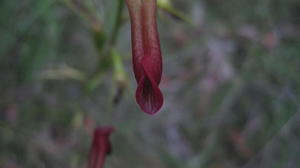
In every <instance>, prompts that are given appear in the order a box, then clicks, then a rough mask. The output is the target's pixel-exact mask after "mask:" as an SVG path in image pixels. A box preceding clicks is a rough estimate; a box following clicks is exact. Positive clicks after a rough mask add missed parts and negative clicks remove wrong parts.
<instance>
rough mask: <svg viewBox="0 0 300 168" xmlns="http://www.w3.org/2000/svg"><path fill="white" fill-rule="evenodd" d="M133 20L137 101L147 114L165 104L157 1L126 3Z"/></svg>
mask: <svg viewBox="0 0 300 168" xmlns="http://www.w3.org/2000/svg"><path fill="white" fill-rule="evenodd" d="M125 2H126V4H127V7H128V10H129V15H130V21H131V46H132V61H133V69H134V74H135V78H136V81H137V84H138V87H137V90H136V101H137V103H138V104H139V105H140V107H141V109H142V110H143V111H144V112H146V113H148V114H155V113H156V112H157V111H158V110H159V109H160V108H161V106H162V104H163V95H162V93H161V91H160V89H159V83H160V80H161V74H162V57H161V51H160V42H159V37H158V31H157V24H156V8H157V5H156V0H125Z"/></svg>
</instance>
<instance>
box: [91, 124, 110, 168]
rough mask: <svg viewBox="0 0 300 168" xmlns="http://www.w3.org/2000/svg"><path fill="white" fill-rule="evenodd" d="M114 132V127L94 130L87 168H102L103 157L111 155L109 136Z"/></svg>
mask: <svg viewBox="0 0 300 168" xmlns="http://www.w3.org/2000/svg"><path fill="white" fill-rule="evenodd" d="M114 131H115V128H114V127H98V128H96V129H95V130H94V135H93V141H92V146H91V149H90V155H89V163H88V168H103V166H104V163H105V157H106V156H107V155H108V154H110V153H111V144H110V141H109V136H110V134H111V133H112V132H114Z"/></svg>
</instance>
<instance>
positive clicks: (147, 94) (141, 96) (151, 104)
mask: <svg viewBox="0 0 300 168" xmlns="http://www.w3.org/2000/svg"><path fill="white" fill-rule="evenodd" d="M136 101H137V103H138V104H139V106H140V107H141V109H142V110H143V111H144V112H145V113H147V114H149V115H154V114H156V113H157V112H158V111H159V109H160V108H161V107H162V105H163V102H164V99H163V95H162V93H161V91H160V89H159V88H158V87H157V86H149V85H147V84H146V85H145V84H144V85H139V86H138V88H137V90H136Z"/></svg>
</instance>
